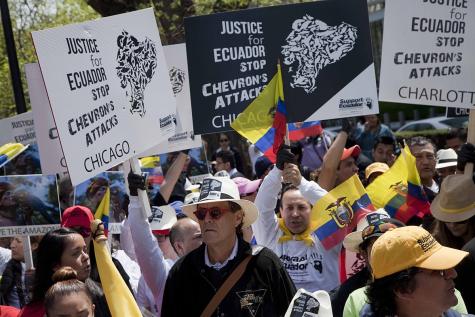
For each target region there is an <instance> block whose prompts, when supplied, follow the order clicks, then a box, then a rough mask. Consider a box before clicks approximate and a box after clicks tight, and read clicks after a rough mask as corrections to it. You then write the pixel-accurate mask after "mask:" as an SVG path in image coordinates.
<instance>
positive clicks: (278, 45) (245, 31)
mask: <svg viewBox="0 0 475 317" xmlns="http://www.w3.org/2000/svg"><path fill="white" fill-rule="evenodd" d="M368 21H369V20H368V9H367V3H366V1H365V0H354V1H329V0H327V1H315V2H309V3H301V4H293V5H285V6H273V7H266V8H256V9H251V10H242V11H233V12H225V13H219V14H213V15H208V16H196V17H190V18H186V19H185V30H186V48H187V51H188V52H193V54H188V66H189V67H188V69H189V72H190V88H191V101H192V110H193V127H194V130H195V133H197V134H204V133H215V132H219V131H226V130H231V128H230V123H231V122H232V121H233V120H234V119H235V118H236V116H237V115H238V114H239V113H241V112H242V111H243V110H244V109H245V108H246V107H247V106H248V105H249V104H250V103H251V102H252V101H253V100H254V99H255V98H256V96H257V95H258V94H259V93H260V91H261V90H262V89H263V87H264V86H265V85H267V84H268V83H269V81H270V80H271V78H272V77H273V76H274V75H275V73H276V69H277V68H276V64H277V61H278V60H280V62H281V64H282V74H283V82H284V97H285V103H286V105H287V111H288V117H287V120H288V122H300V121H315V120H322V119H332V118H341V117H350V116H359V115H364V114H374V113H378V111H379V110H378V109H379V108H378V102H377V93H376V81H375V72H374V64H373V57H372V51H371V40H370V33H369V22H368ZM262 115H271V114H267V113H264V114H262ZM256 120H258V118H256Z"/></svg>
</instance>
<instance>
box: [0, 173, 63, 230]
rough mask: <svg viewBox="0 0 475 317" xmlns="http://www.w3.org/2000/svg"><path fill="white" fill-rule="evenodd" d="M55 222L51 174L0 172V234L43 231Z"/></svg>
mask: <svg viewBox="0 0 475 317" xmlns="http://www.w3.org/2000/svg"><path fill="white" fill-rule="evenodd" d="M59 223H60V211H59V200H58V190H57V185H56V177H55V176H53V175H50V176H42V175H28V176H0V236H2V237H13V236H27V235H44V234H46V233H47V232H48V231H50V230H53V229H56V228H58V227H59Z"/></svg>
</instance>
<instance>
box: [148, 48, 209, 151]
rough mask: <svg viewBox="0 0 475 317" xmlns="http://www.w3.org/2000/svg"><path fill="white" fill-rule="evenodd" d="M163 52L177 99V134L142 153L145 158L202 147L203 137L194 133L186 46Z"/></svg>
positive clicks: (167, 49)
mask: <svg viewBox="0 0 475 317" xmlns="http://www.w3.org/2000/svg"><path fill="white" fill-rule="evenodd" d="M163 51H164V52H165V58H166V60H167V65H168V70H169V75H170V82H171V84H172V88H173V93H174V95H175V98H176V110H177V116H176V119H177V120H176V121H177V123H176V124H177V127H176V133H175V134H174V135H173V136H171V137H170V138H168V140H167V141H165V142H162V143H160V144H159V145H157V146H155V147H153V148H152V149H150V150H148V151H147V152H146V153H142V155H143V156H149V155H155V154H162V153H169V152H175V151H180V150H185V149H191V148H196V147H200V146H201V135H195V134H194V132H193V120H192V116H191V97H190V81H189V77H188V62H187V59H186V45H185V44H184V43H183V44H176V45H167V46H164V47H163Z"/></svg>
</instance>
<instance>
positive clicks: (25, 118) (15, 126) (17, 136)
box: [0, 111, 36, 145]
mask: <svg viewBox="0 0 475 317" xmlns="http://www.w3.org/2000/svg"><path fill="white" fill-rule="evenodd" d="M35 141H36V136H35V128H34V122H33V114H32V113H31V111H28V112H25V113H21V114H19V115H16V116H13V117H9V118H5V119H2V120H0V144H1V145H3V144H5V143H9V142H13V143H22V144H24V145H27V144H31V143H33V142H35Z"/></svg>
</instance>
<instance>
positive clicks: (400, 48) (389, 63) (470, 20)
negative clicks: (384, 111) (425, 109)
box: [379, 0, 475, 107]
mask: <svg viewBox="0 0 475 317" xmlns="http://www.w3.org/2000/svg"><path fill="white" fill-rule="evenodd" d="M474 51H475V2H474V1H469V0H453V1H452V0H451V1H448V0H447V1H439V0H438V1H436V0H387V1H386V7H385V14H384V38H383V54H382V61H381V81H380V86H379V99H380V100H384V101H391V102H401V103H409V104H421V105H433V106H443V107H446V106H447V107H471V106H473V104H475V60H474V59H473V52H474Z"/></svg>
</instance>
